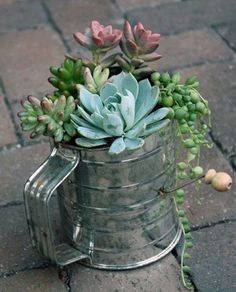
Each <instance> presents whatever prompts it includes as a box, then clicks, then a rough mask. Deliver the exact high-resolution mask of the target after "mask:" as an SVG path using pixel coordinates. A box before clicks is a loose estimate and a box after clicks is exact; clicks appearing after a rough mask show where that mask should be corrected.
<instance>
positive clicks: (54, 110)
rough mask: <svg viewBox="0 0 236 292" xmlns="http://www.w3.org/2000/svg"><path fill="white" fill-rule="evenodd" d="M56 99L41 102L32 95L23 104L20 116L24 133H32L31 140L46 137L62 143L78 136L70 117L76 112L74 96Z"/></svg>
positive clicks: (44, 99)
mask: <svg viewBox="0 0 236 292" xmlns="http://www.w3.org/2000/svg"><path fill="white" fill-rule="evenodd" d="M54 98H55V97H53V98H52V99H50V96H49V97H44V98H43V99H42V101H39V100H38V99H37V98H36V97H34V96H31V95H30V96H28V98H27V100H25V101H23V102H22V106H23V108H24V111H22V112H20V113H18V116H19V118H20V121H21V127H22V129H23V131H31V134H30V137H31V138H35V137H37V136H39V135H45V136H50V137H53V138H54V140H55V142H61V141H69V140H70V139H71V138H72V137H73V136H74V135H75V134H76V130H75V128H74V126H73V124H72V123H71V121H70V115H71V114H72V113H73V112H74V111H75V101H74V98H73V96H69V97H68V98H66V97H65V96H64V95H61V96H60V97H59V98H57V99H55V100H54Z"/></svg>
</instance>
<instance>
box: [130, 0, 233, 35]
mask: <svg viewBox="0 0 236 292" xmlns="http://www.w3.org/2000/svg"><path fill="white" fill-rule="evenodd" d="M235 13H236V6H235V1H234V0H225V1H222V0H208V1H205V0H198V1H195V0H189V1H179V2H176V3H169V4H166V5H163V6H160V7H155V8H153V7H151V8H143V9H137V10H134V11H132V12H130V13H128V19H129V20H130V21H132V22H133V23H134V22H137V21H141V22H143V23H144V24H146V25H148V26H149V27H152V29H153V30H154V31H159V32H160V33H162V34H173V33H177V32H181V31H187V30H192V29H199V28H204V27H210V26H212V25H217V24H221V23H224V22H227V21H232V20H235Z"/></svg>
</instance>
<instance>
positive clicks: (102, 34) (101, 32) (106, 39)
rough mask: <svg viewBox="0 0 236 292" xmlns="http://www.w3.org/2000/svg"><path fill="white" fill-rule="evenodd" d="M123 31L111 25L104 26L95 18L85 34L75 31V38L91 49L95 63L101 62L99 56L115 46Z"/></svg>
mask: <svg viewBox="0 0 236 292" xmlns="http://www.w3.org/2000/svg"><path fill="white" fill-rule="evenodd" d="M122 34H123V32H122V31H121V30H119V29H113V27H112V26H111V25H108V26H104V25H102V24H100V23H99V22H98V21H96V20H93V21H92V22H91V24H90V28H87V29H86V31H85V34H82V33H80V32H76V33H74V38H75V40H76V41H77V42H78V43H79V44H80V45H82V46H83V47H85V48H87V49H89V50H90V51H91V52H92V54H93V57H94V60H93V61H94V63H95V64H96V65H97V64H98V63H99V58H100V56H101V55H104V54H105V53H106V52H107V51H109V50H111V49H113V48H115V47H116V46H117V45H118V44H119V42H120V40H121V38H122Z"/></svg>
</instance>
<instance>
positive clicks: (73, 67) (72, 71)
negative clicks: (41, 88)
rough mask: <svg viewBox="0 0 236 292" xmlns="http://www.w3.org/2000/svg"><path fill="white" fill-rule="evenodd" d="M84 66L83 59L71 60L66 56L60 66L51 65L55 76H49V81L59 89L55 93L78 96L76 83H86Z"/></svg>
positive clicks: (51, 70)
mask: <svg viewBox="0 0 236 292" xmlns="http://www.w3.org/2000/svg"><path fill="white" fill-rule="evenodd" d="M82 68H83V63H82V60H81V59H78V60H71V59H69V58H66V59H65V60H64V62H63V63H62V64H61V66H60V67H59V68H57V67H55V66H51V67H50V72H51V73H52V74H53V75H54V77H49V78H48V81H49V82H50V83H51V84H52V85H53V86H54V87H56V88H57V89H58V90H57V91H55V92H54V94H56V95H57V96H60V95H65V96H66V97H68V96H70V95H72V96H73V97H75V98H76V97H77V95H78V91H77V88H76V84H77V83H80V84H83V83H84V76H83V72H82V71H83V70H82Z"/></svg>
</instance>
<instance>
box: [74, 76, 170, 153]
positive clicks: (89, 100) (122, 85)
mask: <svg viewBox="0 0 236 292" xmlns="http://www.w3.org/2000/svg"><path fill="white" fill-rule="evenodd" d="M79 91H80V92H79V95H80V104H79V105H78V110H77V111H76V112H75V113H74V114H72V115H71V121H72V124H73V125H74V127H75V128H76V130H77V131H78V133H79V134H80V135H81V136H83V137H81V138H78V139H76V143H77V145H79V146H83V147H95V146H99V145H104V143H109V141H110V138H115V137H116V139H115V140H114V141H113V142H112V144H111V146H110V150H109V153H110V154H111V155H115V154H116V155H117V154H119V153H121V152H123V151H124V150H125V149H127V150H135V149H138V148H140V147H142V146H143V144H144V140H143V139H142V138H141V137H145V136H148V135H149V134H152V133H153V132H155V131H158V130H159V129H161V128H162V127H164V126H165V125H166V124H167V123H168V122H169V120H168V119H166V116H167V114H168V113H169V109H168V108H162V109H158V110H156V111H154V112H153V113H151V111H152V110H153V109H154V107H155V106H156V105H157V102H158V96H159V89H158V87H157V86H153V87H152V86H151V84H150V83H149V81H148V80H147V79H145V80H143V81H140V82H139V83H138V82H137V81H136V79H135V78H134V76H133V75H132V74H131V73H124V72H121V73H120V74H119V75H116V76H113V77H112V78H111V79H110V82H108V83H105V84H104V85H103V86H102V88H101V90H100V92H99V93H98V94H93V93H91V92H89V91H88V90H87V89H86V88H85V87H83V86H80V87H79ZM99 94H100V95H99ZM150 113H151V114H150ZM108 138H109V139H108ZM96 141H98V142H96ZM100 143H101V144H100Z"/></svg>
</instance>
